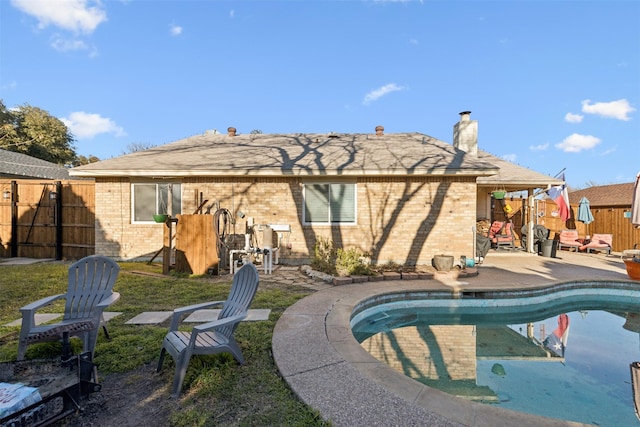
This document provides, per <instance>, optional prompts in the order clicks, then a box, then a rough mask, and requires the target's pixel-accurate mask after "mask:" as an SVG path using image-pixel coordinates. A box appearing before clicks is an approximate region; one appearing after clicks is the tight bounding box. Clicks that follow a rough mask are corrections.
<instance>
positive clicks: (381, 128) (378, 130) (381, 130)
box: [376, 126, 384, 136]
mask: <svg viewBox="0 0 640 427" xmlns="http://www.w3.org/2000/svg"><path fill="white" fill-rule="evenodd" d="M376 135H377V136H382V135H384V126H376Z"/></svg>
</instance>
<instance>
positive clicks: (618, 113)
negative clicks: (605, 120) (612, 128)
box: [582, 99, 636, 121]
mask: <svg viewBox="0 0 640 427" xmlns="http://www.w3.org/2000/svg"><path fill="white" fill-rule="evenodd" d="M634 111H636V109H635V108H633V107H632V106H631V105H629V101H627V100H626V99H619V100H617V101H611V102H596V103H594V104H592V103H591V100H589V99H585V100H584V101H582V112H583V113H587V114H596V115H598V116H602V117H610V118H613V119H618V120H624V121H627V120H630V119H629V116H628V114H630V113H632V112H634Z"/></svg>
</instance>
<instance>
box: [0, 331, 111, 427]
mask: <svg viewBox="0 0 640 427" xmlns="http://www.w3.org/2000/svg"><path fill="white" fill-rule="evenodd" d="M97 377H98V375H97V368H96V365H95V364H94V363H93V362H92V360H91V353H89V352H87V353H83V354H80V355H75V356H73V355H69V337H68V334H65V336H64V338H63V346H62V357H60V358H56V359H44V360H43V359H38V360H23V361H16V362H4V363H0V382H3V383H9V384H22V385H24V386H27V387H33V388H35V389H37V391H38V393H39V395H40V398H41V399H40V400H38V401H36V402H33V403H30V404H29V405H27V406H26V407H24V408H22V409H19V410H17V411H15V412H13V413H9V414H5V415H3V417H2V418H0V425H2V426H3V427H4V426H7V427H24V426H47V425H50V424H51V423H54V422H55V421H58V420H60V419H62V418H64V417H66V416H68V415H70V414H72V413H74V412H75V411H76V410H79V409H82V408H81V406H80V402H81V400H82V398H84V397H86V396H88V395H89V394H90V393H93V392H97V391H100V390H101V388H102V386H101V385H100V384H98V383H97V382H96V381H97Z"/></svg>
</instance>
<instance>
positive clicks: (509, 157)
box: [502, 154, 518, 163]
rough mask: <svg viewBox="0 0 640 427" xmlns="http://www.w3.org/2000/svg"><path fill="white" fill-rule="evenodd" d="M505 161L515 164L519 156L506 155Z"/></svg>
mask: <svg viewBox="0 0 640 427" xmlns="http://www.w3.org/2000/svg"><path fill="white" fill-rule="evenodd" d="M502 158H503V159H505V160H507V161H509V162H511V163H515V162H516V159H517V158H518V155H517V154H505V155H504V156H502Z"/></svg>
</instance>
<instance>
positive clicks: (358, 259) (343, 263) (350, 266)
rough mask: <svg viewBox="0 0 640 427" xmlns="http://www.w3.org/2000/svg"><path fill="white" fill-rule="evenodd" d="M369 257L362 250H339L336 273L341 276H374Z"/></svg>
mask: <svg viewBox="0 0 640 427" xmlns="http://www.w3.org/2000/svg"><path fill="white" fill-rule="evenodd" d="M367 258H368V255H367V254H365V253H363V252H362V251H361V250H360V249H357V248H349V249H342V248H338V250H337V256H336V271H337V273H338V275H340V276H353V275H359V276H363V275H364V276H371V275H373V274H374V272H373V270H372V269H371V267H370V265H369V263H368V261H367Z"/></svg>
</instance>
